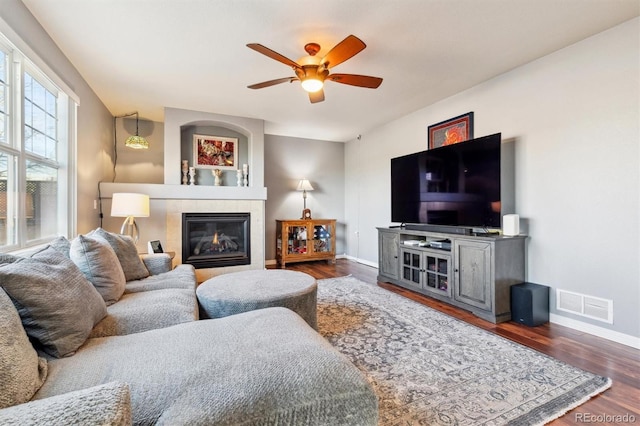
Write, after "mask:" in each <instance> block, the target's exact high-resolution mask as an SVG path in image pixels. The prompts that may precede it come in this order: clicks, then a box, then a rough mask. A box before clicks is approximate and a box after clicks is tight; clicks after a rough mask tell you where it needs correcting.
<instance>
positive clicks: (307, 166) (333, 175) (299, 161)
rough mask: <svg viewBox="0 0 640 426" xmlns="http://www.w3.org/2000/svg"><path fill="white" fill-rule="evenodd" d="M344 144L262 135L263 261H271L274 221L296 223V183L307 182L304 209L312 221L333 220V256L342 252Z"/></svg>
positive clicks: (299, 207)
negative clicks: (263, 143) (264, 197)
mask: <svg viewBox="0 0 640 426" xmlns="http://www.w3.org/2000/svg"><path fill="white" fill-rule="evenodd" d="M344 146H345V145H344V144H343V143H336V142H326V141H319V140H312V139H300V138H292V137H286V136H275V135H265V147H264V178H265V186H266V187H267V202H266V214H265V220H266V226H265V228H266V260H267V261H268V262H270V261H272V260H274V259H275V244H276V239H275V229H276V224H275V221H276V219H299V218H300V217H301V214H302V208H303V199H302V192H298V191H296V187H297V185H298V181H299V180H300V179H304V178H307V179H309V181H310V182H311V185H312V186H313V188H314V190H313V191H310V192H308V193H307V208H309V209H311V215H312V217H313V218H314V219H336V220H337V226H336V228H337V229H336V234H337V238H336V254H343V253H345V251H346V242H345V233H344V222H345V218H344Z"/></svg>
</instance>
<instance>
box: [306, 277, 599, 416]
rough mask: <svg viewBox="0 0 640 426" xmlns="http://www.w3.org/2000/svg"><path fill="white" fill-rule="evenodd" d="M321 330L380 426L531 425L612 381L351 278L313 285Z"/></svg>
mask: <svg viewBox="0 0 640 426" xmlns="http://www.w3.org/2000/svg"><path fill="white" fill-rule="evenodd" d="M318 326H319V329H320V333H321V334H322V335H323V336H324V337H325V338H326V339H327V340H329V341H330V342H331V343H332V344H333V345H334V346H335V347H336V348H338V350H340V351H341V352H342V353H344V354H345V355H346V356H347V357H348V358H350V359H351V361H352V362H353V363H354V364H355V365H356V366H357V367H358V368H360V370H362V371H363V372H364V373H365V374H366V376H367V377H368V379H369V381H370V382H371V384H372V385H373V387H374V389H375V391H376V394H377V395H378V401H379V407H380V425H382V426H391V425H474V426H475V425H505V424H513V425H527V426H528V425H535V424H544V423H546V422H549V421H551V420H553V419H555V418H557V417H559V416H561V415H562V414H564V413H566V412H567V411H568V410H570V409H572V408H575V407H577V406H578V405H580V404H582V403H584V402H585V401H587V400H588V399H589V398H591V397H592V396H595V395H597V394H598V393H600V392H602V391H604V390H605V389H607V388H609V387H610V386H611V380H610V379H608V378H606V377H600V376H596V375H594V374H591V373H588V372H586V371H583V370H580V369H578V368H575V367H572V366H570V365H567V364H565V363H563V362H560V361H558V360H555V359H553V358H551V357H549V356H547V355H544V354H542V353H540V352H536V351H534V350H531V349H529V348H527V347H525V346H522V345H519V344H517V343H514V342H511V341H509V340H507V339H505V338H502V337H500V336H496V335H494V334H492V333H489V332H487V331H484V330H482V329H480V328H478V327H475V326H472V325H469V324H467V323H464V322H462V321H460V320H457V319H455V318H453V317H450V316H448V315H445V314H443V313H440V312H438V311H435V310H433V309H431V308H429V307H426V306H424V305H421V304H419V303H417V302H414V301H412V300H410V299H407V298H405V297H402V296H399V295H397V294H394V293H392V292H390V291H387V290H385V289H383V288H380V287H378V286H375V285H373V284H367V283H364V282H362V281H360V280H358V279H356V278H353V277H341V278H332V279H325V280H319V281H318Z"/></svg>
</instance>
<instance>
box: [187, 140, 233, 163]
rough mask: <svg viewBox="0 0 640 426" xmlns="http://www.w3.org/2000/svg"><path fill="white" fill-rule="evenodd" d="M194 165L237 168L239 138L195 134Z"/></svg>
mask: <svg viewBox="0 0 640 426" xmlns="http://www.w3.org/2000/svg"><path fill="white" fill-rule="evenodd" d="M193 165H194V166H195V167H197V168H200V169H223V170H236V169H237V168H238V139H237V138H227V137H224V136H207V135H193Z"/></svg>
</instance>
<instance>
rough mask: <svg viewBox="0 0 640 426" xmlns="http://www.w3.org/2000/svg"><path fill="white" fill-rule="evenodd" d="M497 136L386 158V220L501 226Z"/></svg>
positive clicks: (408, 222) (450, 224) (487, 226)
mask: <svg viewBox="0 0 640 426" xmlns="http://www.w3.org/2000/svg"><path fill="white" fill-rule="evenodd" d="M500 152H501V134H500V133H497V134H494V135H490V136H485V137H482V138H477V139H473V140H470V141H467V142H461V143H457V144H453V145H448V146H443V147H440V148H435V149H431V150H428V151H422V152H418V153H415V154H410V155H405V156H403V157H397V158H392V159H391V221H392V222H399V223H405V224H413V223H419V224H432V225H447V226H467V227H485V228H496V227H500V218H501V199H500V167H501V166H500V159H501V156H500Z"/></svg>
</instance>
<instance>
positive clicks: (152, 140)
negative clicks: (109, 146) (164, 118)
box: [112, 111, 164, 183]
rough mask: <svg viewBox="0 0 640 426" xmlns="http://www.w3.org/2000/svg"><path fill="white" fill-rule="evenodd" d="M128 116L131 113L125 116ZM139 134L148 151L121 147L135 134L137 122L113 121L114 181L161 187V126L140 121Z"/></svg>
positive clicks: (128, 120) (162, 125)
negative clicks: (115, 142) (114, 138)
mask: <svg viewBox="0 0 640 426" xmlns="http://www.w3.org/2000/svg"><path fill="white" fill-rule="evenodd" d="M129 112H131V111H128V112H126V113H129ZM138 132H139V134H140V136H143V137H144V138H145V139H146V140H147V142H149V149H132V148H127V147H126V146H124V142H125V141H126V140H127V138H128V137H129V136H131V135H135V134H136V119H135V117H133V118H117V119H116V138H117V139H118V140H117V154H118V155H117V163H116V167H115V169H116V176H115V181H116V182H120V183H164V124H163V123H158V122H154V121H149V120H145V119H144V118H143V117H141V119H140V120H139V123H138ZM112 143H113V142H112Z"/></svg>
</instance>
